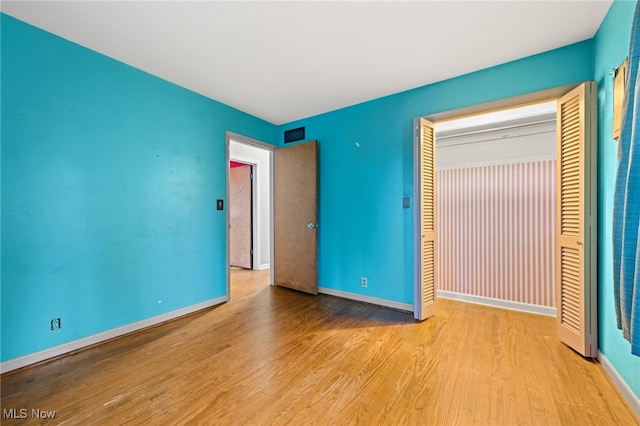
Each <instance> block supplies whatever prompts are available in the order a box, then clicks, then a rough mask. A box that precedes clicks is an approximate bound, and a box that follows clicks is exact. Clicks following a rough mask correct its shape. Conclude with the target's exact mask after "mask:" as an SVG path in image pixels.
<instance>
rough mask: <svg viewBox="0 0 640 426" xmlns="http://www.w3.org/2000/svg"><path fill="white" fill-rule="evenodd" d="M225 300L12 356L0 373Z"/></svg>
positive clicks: (224, 299) (178, 310) (198, 305)
mask: <svg viewBox="0 0 640 426" xmlns="http://www.w3.org/2000/svg"><path fill="white" fill-rule="evenodd" d="M226 301H228V298H227V296H222V297H218V298H215V299H211V300H207V301H205V302H201V303H197V304H195V305H191V306H187V307H185V308H181V309H176V310H175V311H171V312H166V313H164V314H160V315H156V316H155V317H151V318H147V319H144V320H142V321H138V322H134V323H131V324H127V325H123V326H121V327H117V328H112V329H111V330H107V331H103V332H101V333H97V334H94V335H91V336H87V337H83V338H82V339H78V340H74V341H72V342H68V343H64V344H62V345H59V346H54V347H53V348H49V349H45V350H43V351H39V352H34V353H32V354H28V355H24V356H21V357H18V358H13V359H10V360H7V361H4V362H2V363H0V373H6V372H8V371H11V370H17V369H18V368H22V367H26V366H28V365H31V364H35V363H38V362H41V361H44V360H47V359H49V358H53V357H56V356H60V355H64V354H66V353H69V352H73V351H77V350H78V349H82V348H85V347H87V346H91V345H95V344H96V343H100V342H104V341H105V340H109V339H113V338H114V337H118V336H122V335H124V334H127V333H131V332H133V331H137V330H141V329H143V328H146V327H150V326H152V325H157V324H160V323H163V322H165V321H169V320H172V319H175V318H178V317H181V316H184V315H188V314H191V313H194V312H197V311H200V310H202V309H206V308H209V307H211V306H215V305H219V304H221V303H224V302H226Z"/></svg>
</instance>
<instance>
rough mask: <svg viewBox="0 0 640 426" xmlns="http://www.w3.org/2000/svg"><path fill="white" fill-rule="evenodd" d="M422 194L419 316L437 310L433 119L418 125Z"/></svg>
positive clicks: (425, 316)
mask: <svg viewBox="0 0 640 426" xmlns="http://www.w3.org/2000/svg"><path fill="white" fill-rule="evenodd" d="M418 133H419V135H418V137H419V150H420V151H419V159H420V161H419V165H418V168H419V179H418V185H419V188H418V192H419V194H420V195H419V196H420V285H419V286H417V289H418V291H417V292H416V293H417V294H416V295H415V297H416V301H417V303H416V309H415V312H414V314H415V317H416V319H419V320H423V319H426V318H428V317H431V316H433V315H435V313H436V276H437V269H436V167H435V152H436V149H435V148H436V146H435V144H436V141H435V129H434V125H433V123H431V122H430V121H427V120H425V119H423V118H421V119H420V124H419V129H418Z"/></svg>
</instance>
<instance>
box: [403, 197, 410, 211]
mask: <svg viewBox="0 0 640 426" xmlns="http://www.w3.org/2000/svg"><path fill="white" fill-rule="evenodd" d="M409 207H411V201H410V199H409V197H404V198H403V199H402V208H403V209H408V208H409Z"/></svg>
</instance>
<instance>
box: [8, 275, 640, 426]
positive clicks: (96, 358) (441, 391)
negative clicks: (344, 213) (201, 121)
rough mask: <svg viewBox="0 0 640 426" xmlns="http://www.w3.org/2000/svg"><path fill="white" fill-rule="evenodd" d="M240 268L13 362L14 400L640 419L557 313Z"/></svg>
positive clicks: (567, 421) (68, 407) (252, 414)
mask: <svg viewBox="0 0 640 426" xmlns="http://www.w3.org/2000/svg"><path fill="white" fill-rule="evenodd" d="M232 276H233V279H232V293H231V295H232V301H231V302H229V303H227V304H224V305H220V306H218V307H215V308H213V309H208V310H206V311H203V312H199V313H196V314H193V315H190V316H188V317H184V318H181V319H178V320H175V321H172V322H169V323H166V324H163V325H160V326H157V327H153V328H149V329H146V330H143V331H140V332H137V333H134V334H131V335H128V336H125V337H122V338H119V339H116V340H113V341H110V342H107V343H104V344H101V345H97V346H94V347H92V348H89V349H87V350H83V351H79V352H77V353H75V354H73V355H70V356H66V357H62V358H60V359H57V360H54V361H52V362H48V363H44V364H41V365H37V366H34V367H30V368H25V369H22V370H19V371H14V372H9V373H7V374H4V375H3V376H2V377H1V387H2V409H3V410H7V409H10V408H17V409H18V410H19V409H21V408H26V409H27V410H28V412H29V417H30V416H31V410H32V409H41V410H53V411H56V418H55V420H53V421H51V420H42V421H41V423H42V424H77V425H87V424H101V425H102V424H144V425H147V424H157V425H170V424H171V425H172V424H187V423H188V424H215V425H224V424H234V425H235V424H251V425H266V424H294V425H306V424H319V425H329V424H365V425H374V424H416V425H449V424H457V425H489V424H498V425H528V424H536V425H581V426H583V425H591V424H601V425H638V424H640V422H639V421H638V418H637V417H636V416H635V415H634V414H633V413H632V412H631V411H630V409H629V408H628V407H627V406H626V405H625V403H624V402H623V401H622V399H621V398H620V396H619V395H618V394H617V393H616V391H615V390H614V388H613V387H612V385H611V384H610V382H609V381H608V379H607V378H606V377H605V375H604V373H603V371H602V369H601V367H600V366H599V365H598V364H597V363H596V362H592V361H587V360H584V359H582V358H581V357H580V356H578V355H577V354H575V353H574V352H573V351H571V350H570V349H569V348H567V347H566V346H564V345H563V344H561V343H559V342H558V341H557V339H556V337H555V335H556V333H555V328H554V320H553V318H548V317H543V316H537V315H531V314H523V313H518V312H513V311H507V310H501V309H494V308H488V307H482V306H477V305H471V304H465V303H461V302H454V301H448V300H440V301H439V304H440V306H439V311H438V314H437V316H436V317H435V318H432V319H429V320H427V321H424V322H421V323H418V322H415V321H414V320H413V318H412V316H411V314H408V313H404V312H398V311H393V310H389V309H384V308H380V307H376V306H372V305H367V304H362V303H357V302H350V301H346V300H342V299H339V298H334V297H330V296H323V295H320V296H317V297H314V296H307V295H304V294H301V293H297V292H294V291H291V290H286V289H282V288H273V287H270V286H268V284H267V283H268V271H261V272H257V273H256V272H251V271H242V270H239V271H233V273H232ZM34 423H38V420H37V419H33V418H27V419H26V420H8V419H3V421H2V424H3V425H5V424H6V425H9V424H20V425H27V424H34Z"/></svg>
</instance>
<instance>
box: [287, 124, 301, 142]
mask: <svg viewBox="0 0 640 426" xmlns="http://www.w3.org/2000/svg"><path fill="white" fill-rule="evenodd" d="M303 139H304V127H298V128H297V129H291V130H285V132H284V143H290V142H295V141H301V140H303Z"/></svg>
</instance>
